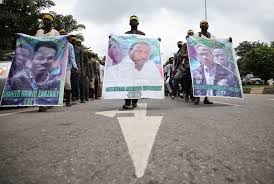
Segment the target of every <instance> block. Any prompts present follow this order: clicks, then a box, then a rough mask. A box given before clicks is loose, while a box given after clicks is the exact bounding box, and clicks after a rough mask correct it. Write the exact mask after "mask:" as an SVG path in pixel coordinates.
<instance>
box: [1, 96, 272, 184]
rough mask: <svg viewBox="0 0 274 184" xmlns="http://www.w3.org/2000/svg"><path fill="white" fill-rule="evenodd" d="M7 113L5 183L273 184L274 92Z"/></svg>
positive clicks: (3, 138) (3, 146) (101, 102)
mask: <svg viewBox="0 0 274 184" xmlns="http://www.w3.org/2000/svg"><path fill="white" fill-rule="evenodd" d="M245 97H246V98H245V100H234V99H220V98H210V99H211V100H212V101H215V103H214V104H213V105H204V104H200V105H198V106H196V105H193V104H192V103H186V102H184V101H183V100H182V99H180V98H176V99H175V100H171V99H170V98H166V99H165V100H140V101H139V102H140V103H139V106H138V108H137V109H135V110H131V111H121V110H119V109H120V107H121V106H122V104H123V101H122V100H95V101H94V100H93V101H89V102H87V103H85V104H79V105H74V106H72V107H70V108H66V107H58V108H57V107H56V108H52V109H49V110H48V111H47V112H44V113H39V112H38V111H37V108H23V109H12V110H2V111H0V183H1V184H2V183H3V184H32V183H33V184H34V183H35V184H67V183H71V184H89V183H90V184H195V183H197V184H198V183H199V184H215V183H216V184H222V183H229V184H230V183H235V184H253V183H254V184H257V183H258V184H262V183H264V184H272V183H274V96H273V95H272V96H271V95H264V96H261V95H246V96H245Z"/></svg>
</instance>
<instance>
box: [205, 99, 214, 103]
mask: <svg viewBox="0 0 274 184" xmlns="http://www.w3.org/2000/svg"><path fill="white" fill-rule="evenodd" d="M204 104H213V102H211V101H209V100H208V99H206V100H204Z"/></svg>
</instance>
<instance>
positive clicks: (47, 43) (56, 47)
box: [1, 34, 68, 106]
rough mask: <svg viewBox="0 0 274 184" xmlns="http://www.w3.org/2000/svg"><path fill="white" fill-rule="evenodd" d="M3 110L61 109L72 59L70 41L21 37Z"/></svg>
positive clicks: (63, 38) (3, 98)
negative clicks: (5, 107)
mask: <svg viewBox="0 0 274 184" xmlns="http://www.w3.org/2000/svg"><path fill="white" fill-rule="evenodd" d="M18 37H19V38H18V39H17V40H16V51H15V58H14V59H13V62H12V65H11V69H10V72H9V75H8V80H7V82H6V85H5V89H4V91H3V94H2V99H1V106H60V105H62V104H63V93H64V80H65V72H66V65H67V59H68V49H67V43H68V42H67V39H66V37H65V36H59V37H33V36H28V35H24V34H18Z"/></svg>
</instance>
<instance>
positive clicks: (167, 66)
mask: <svg viewBox="0 0 274 184" xmlns="http://www.w3.org/2000/svg"><path fill="white" fill-rule="evenodd" d="M165 69H166V73H167V77H170V75H171V72H172V64H168V65H166V66H165Z"/></svg>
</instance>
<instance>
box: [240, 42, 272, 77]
mask: <svg viewBox="0 0 274 184" xmlns="http://www.w3.org/2000/svg"><path fill="white" fill-rule="evenodd" d="M245 60H246V64H247V65H246V67H247V69H249V70H250V71H252V73H253V74H254V75H256V76H258V77H260V78H262V79H263V80H265V81H267V80H268V79H270V78H272V77H274V48H272V47H270V46H268V45H261V46H257V47H255V48H254V49H252V50H251V51H249V52H248V53H247V54H246V56H245Z"/></svg>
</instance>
